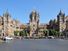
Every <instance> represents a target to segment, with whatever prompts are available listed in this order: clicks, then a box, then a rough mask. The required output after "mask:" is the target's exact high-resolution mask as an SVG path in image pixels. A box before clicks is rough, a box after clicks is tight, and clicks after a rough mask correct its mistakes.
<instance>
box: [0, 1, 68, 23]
mask: <svg viewBox="0 0 68 51" xmlns="http://www.w3.org/2000/svg"><path fill="white" fill-rule="evenodd" d="M6 10H8V12H9V13H10V14H11V16H12V18H13V19H17V20H19V21H20V22H21V23H29V15H30V13H31V12H32V10H36V11H37V12H38V13H39V15H40V18H39V19H40V23H48V22H49V20H50V19H56V18H57V14H58V13H59V11H60V10H62V11H63V12H64V13H65V14H66V15H68V0H0V15H1V16H2V15H3V13H4V12H5V11H6Z"/></svg>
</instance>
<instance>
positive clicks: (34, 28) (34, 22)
mask: <svg viewBox="0 0 68 51" xmlns="http://www.w3.org/2000/svg"><path fill="white" fill-rule="evenodd" d="M29 25H30V37H32V36H36V35H37V34H38V26H39V14H38V13H37V12H36V11H35V10H33V11H32V12H31V14H30V21H29Z"/></svg>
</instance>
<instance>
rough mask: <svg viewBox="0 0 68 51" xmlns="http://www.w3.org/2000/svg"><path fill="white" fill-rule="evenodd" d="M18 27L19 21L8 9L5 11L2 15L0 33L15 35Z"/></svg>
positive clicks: (2, 34)
mask: <svg viewBox="0 0 68 51" xmlns="http://www.w3.org/2000/svg"><path fill="white" fill-rule="evenodd" d="M16 27H19V23H18V21H16V20H13V19H12V18H11V15H10V14H9V13H8V11H6V12H4V14H3V16H0V35H1V36H14V31H15V30H16Z"/></svg>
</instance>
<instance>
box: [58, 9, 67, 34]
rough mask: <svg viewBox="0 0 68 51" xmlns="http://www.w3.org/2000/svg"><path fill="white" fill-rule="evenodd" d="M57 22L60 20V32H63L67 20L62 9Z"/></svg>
mask: <svg viewBox="0 0 68 51" xmlns="http://www.w3.org/2000/svg"><path fill="white" fill-rule="evenodd" d="M57 22H58V30H59V32H61V33H63V32H64V30H65V28H66V26H65V24H66V22H65V13H63V12H62V11H61V10H60V12H59V14H58V15H57Z"/></svg>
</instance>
